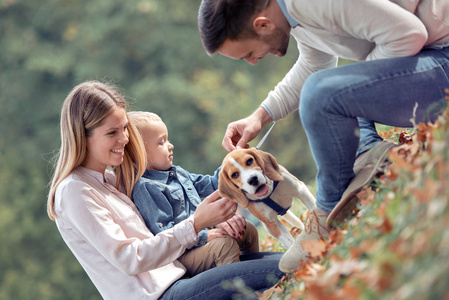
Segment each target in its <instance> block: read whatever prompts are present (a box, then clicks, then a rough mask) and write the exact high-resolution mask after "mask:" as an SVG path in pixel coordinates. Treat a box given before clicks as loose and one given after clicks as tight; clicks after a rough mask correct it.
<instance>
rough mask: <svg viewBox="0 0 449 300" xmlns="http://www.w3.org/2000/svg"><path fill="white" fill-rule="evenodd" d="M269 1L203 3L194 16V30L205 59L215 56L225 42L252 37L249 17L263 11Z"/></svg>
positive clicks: (230, 0)
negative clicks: (197, 34) (206, 56)
mask: <svg viewBox="0 0 449 300" xmlns="http://www.w3.org/2000/svg"><path fill="white" fill-rule="evenodd" d="M269 3H270V0H203V1H201V5H200V9H199V12H198V29H199V31H200V36H201V40H202V43H203V47H204V49H205V50H206V52H207V53H208V54H209V55H212V54H214V53H215V52H217V50H218V48H220V46H221V45H222V44H223V42H224V41H225V40H227V39H230V40H238V39H242V38H250V37H255V36H256V35H257V34H256V32H255V31H254V28H253V26H252V21H253V16H254V15H255V14H256V13H259V12H261V11H262V10H264V9H265V8H266V7H267V6H268V4H269Z"/></svg>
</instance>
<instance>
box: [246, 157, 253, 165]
mask: <svg viewBox="0 0 449 300" xmlns="http://www.w3.org/2000/svg"><path fill="white" fill-rule="evenodd" d="M253 162H254V159H253V158H250V159H248V160H247V161H246V165H247V166H251V165H252V164H253Z"/></svg>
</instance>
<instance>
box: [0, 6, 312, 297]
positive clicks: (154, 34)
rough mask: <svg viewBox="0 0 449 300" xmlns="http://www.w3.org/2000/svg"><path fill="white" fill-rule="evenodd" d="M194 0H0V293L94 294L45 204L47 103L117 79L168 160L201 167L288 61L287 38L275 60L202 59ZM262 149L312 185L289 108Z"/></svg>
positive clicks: (51, 122)
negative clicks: (162, 131)
mask: <svg viewBox="0 0 449 300" xmlns="http://www.w3.org/2000/svg"><path fill="white" fill-rule="evenodd" d="M199 4H200V0H182V1H180V0H128V1H122V0H120V1H118V0H89V1H87V0H64V1H56V0H44V1H32V0H25V1H20V0H0V114H1V117H0V122H1V124H0V128H1V137H0V193H1V195H0V299H21V300H25V299H33V300H34V299H83V300H85V299H100V296H99V294H98V292H97V291H96V289H95V288H94V286H93V285H92V283H91V282H90V280H89V278H88V277H87V275H86V274H85V273H84V271H83V270H82V268H81V266H80V265H79V263H78V262H77V261H76V259H75V258H74V256H73V255H72V254H71V252H70V251H69V249H68V248H67V247H66V245H65V244H64V242H63V241H62V239H61V237H60V235H59V233H58V231H57V229H56V226H55V224H54V223H53V222H52V221H50V220H49V219H48V217H47V214H46V193H47V191H48V188H47V184H48V181H49V179H50V176H51V173H52V167H51V163H50V162H51V159H52V157H53V156H54V154H55V153H56V152H57V150H58V147H59V143H60V138H59V111H60V108H61V105H62V102H63V101H64V99H65V96H66V95H67V94H68V93H69V91H70V90H71V89H72V88H73V87H74V86H75V85H77V84H78V83H80V82H82V81H86V80H92V79H96V80H102V81H108V82H113V83H115V84H117V85H118V86H120V87H121V88H122V91H123V93H124V94H125V96H126V98H127V100H128V101H129V102H130V104H131V106H130V109H132V110H146V111H153V112H155V113H157V114H159V115H160V116H161V117H162V118H163V120H164V121H165V123H166V124H167V126H168V130H169V139H170V141H171V142H172V144H174V146H175V148H174V163H175V164H177V165H180V166H182V167H183V168H185V169H187V170H189V171H190V172H193V173H201V174H212V173H213V171H215V169H216V168H217V167H218V166H219V165H220V164H221V160H222V159H223V157H224V156H225V155H226V151H225V150H224V149H223V148H222V147H221V141H222V138H223V134H224V132H225V130H226V126H227V124H228V123H230V122H232V121H235V120H237V119H240V118H243V117H246V116H247V115H249V114H250V113H251V112H252V111H254V110H255V109H256V108H257V107H258V106H259V104H260V103H261V102H262V101H263V100H264V99H265V97H266V95H267V93H268V92H269V91H270V90H271V89H272V88H273V87H274V86H275V84H276V83H277V82H278V81H279V80H281V79H282V77H283V75H284V74H285V73H286V72H287V71H288V70H289V69H290V67H291V65H292V64H293V63H294V61H295V60H296V58H297V55H298V51H297V49H296V46H295V43H294V42H293V43H291V45H290V48H289V52H288V54H287V55H286V56H285V57H284V58H277V57H266V58H264V59H263V60H261V61H260V62H259V64H258V65H256V66H251V65H249V64H247V63H246V62H244V61H232V60H230V59H228V58H224V57H221V56H214V57H209V56H208V55H207V54H206V53H205V51H204V50H203V49H202V46H201V42H200V38H199V34H198V29H197V11H198V7H199ZM267 129H268V128H266V129H265V130H267ZM265 130H264V131H265ZM260 138H261V137H258V138H257V139H256V140H255V141H253V142H252V146H255V144H256V143H257V142H258V140H259V139H260ZM262 150H265V151H268V152H270V153H272V154H273V155H274V156H275V157H276V158H277V160H278V162H279V163H281V164H283V165H284V166H286V167H287V168H288V169H289V170H290V171H291V172H292V173H293V174H294V175H296V176H297V177H298V178H300V179H301V180H303V181H304V182H306V183H307V184H310V185H313V178H314V176H315V172H316V170H315V166H314V163H313V159H312V156H311V154H310V150H309V146H308V144H307V140H306V138H305V134H304V131H303V129H302V127H301V123H300V120H299V117H298V116H297V114H296V113H294V114H291V115H290V116H289V117H288V118H287V119H285V120H283V121H282V122H279V123H278V125H276V126H275V127H274V129H273V131H272V133H271V135H270V136H269V137H268V139H267V140H266V142H265V144H264V145H263V147H262Z"/></svg>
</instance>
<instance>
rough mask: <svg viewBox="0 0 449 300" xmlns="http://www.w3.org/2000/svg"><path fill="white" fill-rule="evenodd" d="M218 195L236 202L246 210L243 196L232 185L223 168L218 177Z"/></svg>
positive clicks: (246, 202) (245, 201) (246, 200)
mask: <svg viewBox="0 0 449 300" xmlns="http://www.w3.org/2000/svg"><path fill="white" fill-rule="evenodd" d="M218 193H219V194H220V196H221V197H224V198H228V199H229V200H232V201H234V202H237V203H238V204H240V205H241V206H242V207H243V208H247V207H248V205H249V201H248V199H247V198H246V196H245V194H243V192H242V191H241V190H240V189H239V188H238V187H237V186H235V185H234V184H233V183H232V181H231V180H230V179H229V177H228V175H227V174H226V173H225V172H224V171H223V167H222V168H221V171H220V174H219V175H218Z"/></svg>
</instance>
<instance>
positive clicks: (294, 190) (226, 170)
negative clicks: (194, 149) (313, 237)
mask: <svg viewBox="0 0 449 300" xmlns="http://www.w3.org/2000/svg"><path fill="white" fill-rule="evenodd" d="M218 191H219V193H220V196H221V197H226V198H228V199H230V200H232V201H235V202H237V203H238V204H240V205H241V206H242V207H243V208H248V210H249V211H250V212H251V213H252V214H253V215H254V216H255V217H257V218H258V219H259V220H260V221H262V223H263V225H264V227H265V229H266V230H267V231H268V232H269V233H270V234H271V235H272V236H273V237H274V238H276V239H278V240H279V241H280V242H281V243H282V244H283V245H284V246H285V247H287V248H289V247H290V246H291V245H292V244H293V242H294V238H293V237H292V236H291V234H290V233H289V231H288V230H287V228H285V226H284V225H283V224H282V223H281V222H280V221H279V220H278V218H277V216H278V215H281V217H282V218H284V219H285V220H286V221H287V222H289V223H290V224H291V225H293V226H295V227H298V228H299V229H301V230H304V224H303V223H302V222H301V220H300V219H299V218H298V217H297V216H295V215H294V214H293V213H292V212H291V211H289V208H290V206H291V205H292V203H293V198H298V199H300V200H301V201H302V202H303V203H304V205H305V206H306V207H307V209H308V210H309V211H312V209H314V208H315V197H314V196H313V195H312V193H311V192H310V191H309V189H308V188H307V186H306V185H305V184H304V183H303V182H302V181H300V180H298V179H297V178H296V177H295V176H293V175H292V174H290V173H289V172H288V171H287V170H286V169H285V168H284V167H282V166H280V165H278V164H277V163H276V159H275V158H274V157H273V156H272V155H271V154H269V153H267V152H264V151H261V150H257V149H255V148H251V149H237V150H234V151H232V152H230V153H228V155H226V157H225V158H224V159H223V163H222V165H221V171H220V174H219V181H218Z"/></svg>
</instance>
